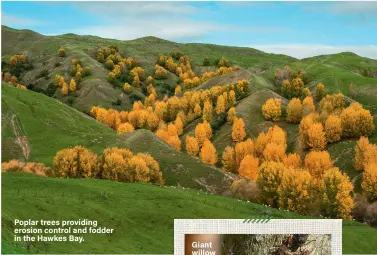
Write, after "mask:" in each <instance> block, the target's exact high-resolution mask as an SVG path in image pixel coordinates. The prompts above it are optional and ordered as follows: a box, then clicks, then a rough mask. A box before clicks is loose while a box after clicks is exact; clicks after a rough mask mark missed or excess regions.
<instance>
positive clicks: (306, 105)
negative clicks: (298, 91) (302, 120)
mask: <svg viewBox="0 0 377 255" xmlns="http://www.w3.org/2000/svg"><path fill="white" fill-rule="evenodd" d="M313 112H315V105H314V100H313V97H311V96H307V97H305V98H304V100H303V101H302V116H307V115H309V114H311V113H313Z"/></svg>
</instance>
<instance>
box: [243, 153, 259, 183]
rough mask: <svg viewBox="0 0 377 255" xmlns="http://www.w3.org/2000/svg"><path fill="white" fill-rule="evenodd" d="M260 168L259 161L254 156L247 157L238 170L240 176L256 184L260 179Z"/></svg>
mask: <svg viewBox="0 0 377 255" xmlns="http://www.w3.org/2000/svg"><path fill="white" fill-rule="evenodd" d="M258 167H259V159H258V158H257V157H254V156H252V155H246V156H245V157H244V158H243V159H242V161H241V164H240V167H239V168H238V174H239V175H241V176H242V177H245V178H248V179H250V180H252V181H254V182H255V181H256V180H257V177H258V172H259V168H258Z"/></svg>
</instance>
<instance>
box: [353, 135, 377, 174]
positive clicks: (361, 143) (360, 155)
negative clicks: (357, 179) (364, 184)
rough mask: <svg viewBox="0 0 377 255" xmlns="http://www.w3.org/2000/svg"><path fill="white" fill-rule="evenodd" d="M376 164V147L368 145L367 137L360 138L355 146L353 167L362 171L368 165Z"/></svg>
mask: <svg viewBox="0 0 377 255" xmlns="http://www.w3.org/2000/svg"><path fill="white" fill-rule="evenodd" d="M372 163H377V145H375V144H371V143H369V139H368V137H364V136H362V137H360V139H359V140H358V141H357V144H356V146H355V158H354V166H355V169H356V170H359V171H361V170H364V169H365V167H366V166H367V165H369V164H372Z"/></svg>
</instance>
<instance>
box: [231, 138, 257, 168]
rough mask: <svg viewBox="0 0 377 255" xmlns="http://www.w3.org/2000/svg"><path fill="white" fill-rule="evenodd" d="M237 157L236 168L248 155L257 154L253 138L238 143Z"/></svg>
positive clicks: (236, 148) (235, 148) (235, 151)
mask: <svg viewBox="0 0 377 255" xmlns="http://www.w3.org/2000/svg"><path fill="white" fill-rule="evenodd" d="M234 153H235V159H236V169H238V168H239V167H240V165H241V161H242V160H243V159H244V158H245V157H246V155H254V154H255V146H254V142H253V140H252V139H251V138H248V139H247V140H246V141H243V142H238V143H236V145H235V147H234Z"/></svg>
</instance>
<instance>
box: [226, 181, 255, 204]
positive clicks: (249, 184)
mask: <svg viewBox="0 0 377 255" xmlns="http://www.w3.org/2000/svg"><path fill="white" fill-rule="evenodd" d="M230 194H231V196H232V197H234V198H238V199H246V200H248V201H250V202H254V203H259V202H260V189H259V187H258V184H256V183H255V182H253V181H250V180H247V179H239V180H236V181H234V182H233V183H232V186H231V187H230Z"/></svg>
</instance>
